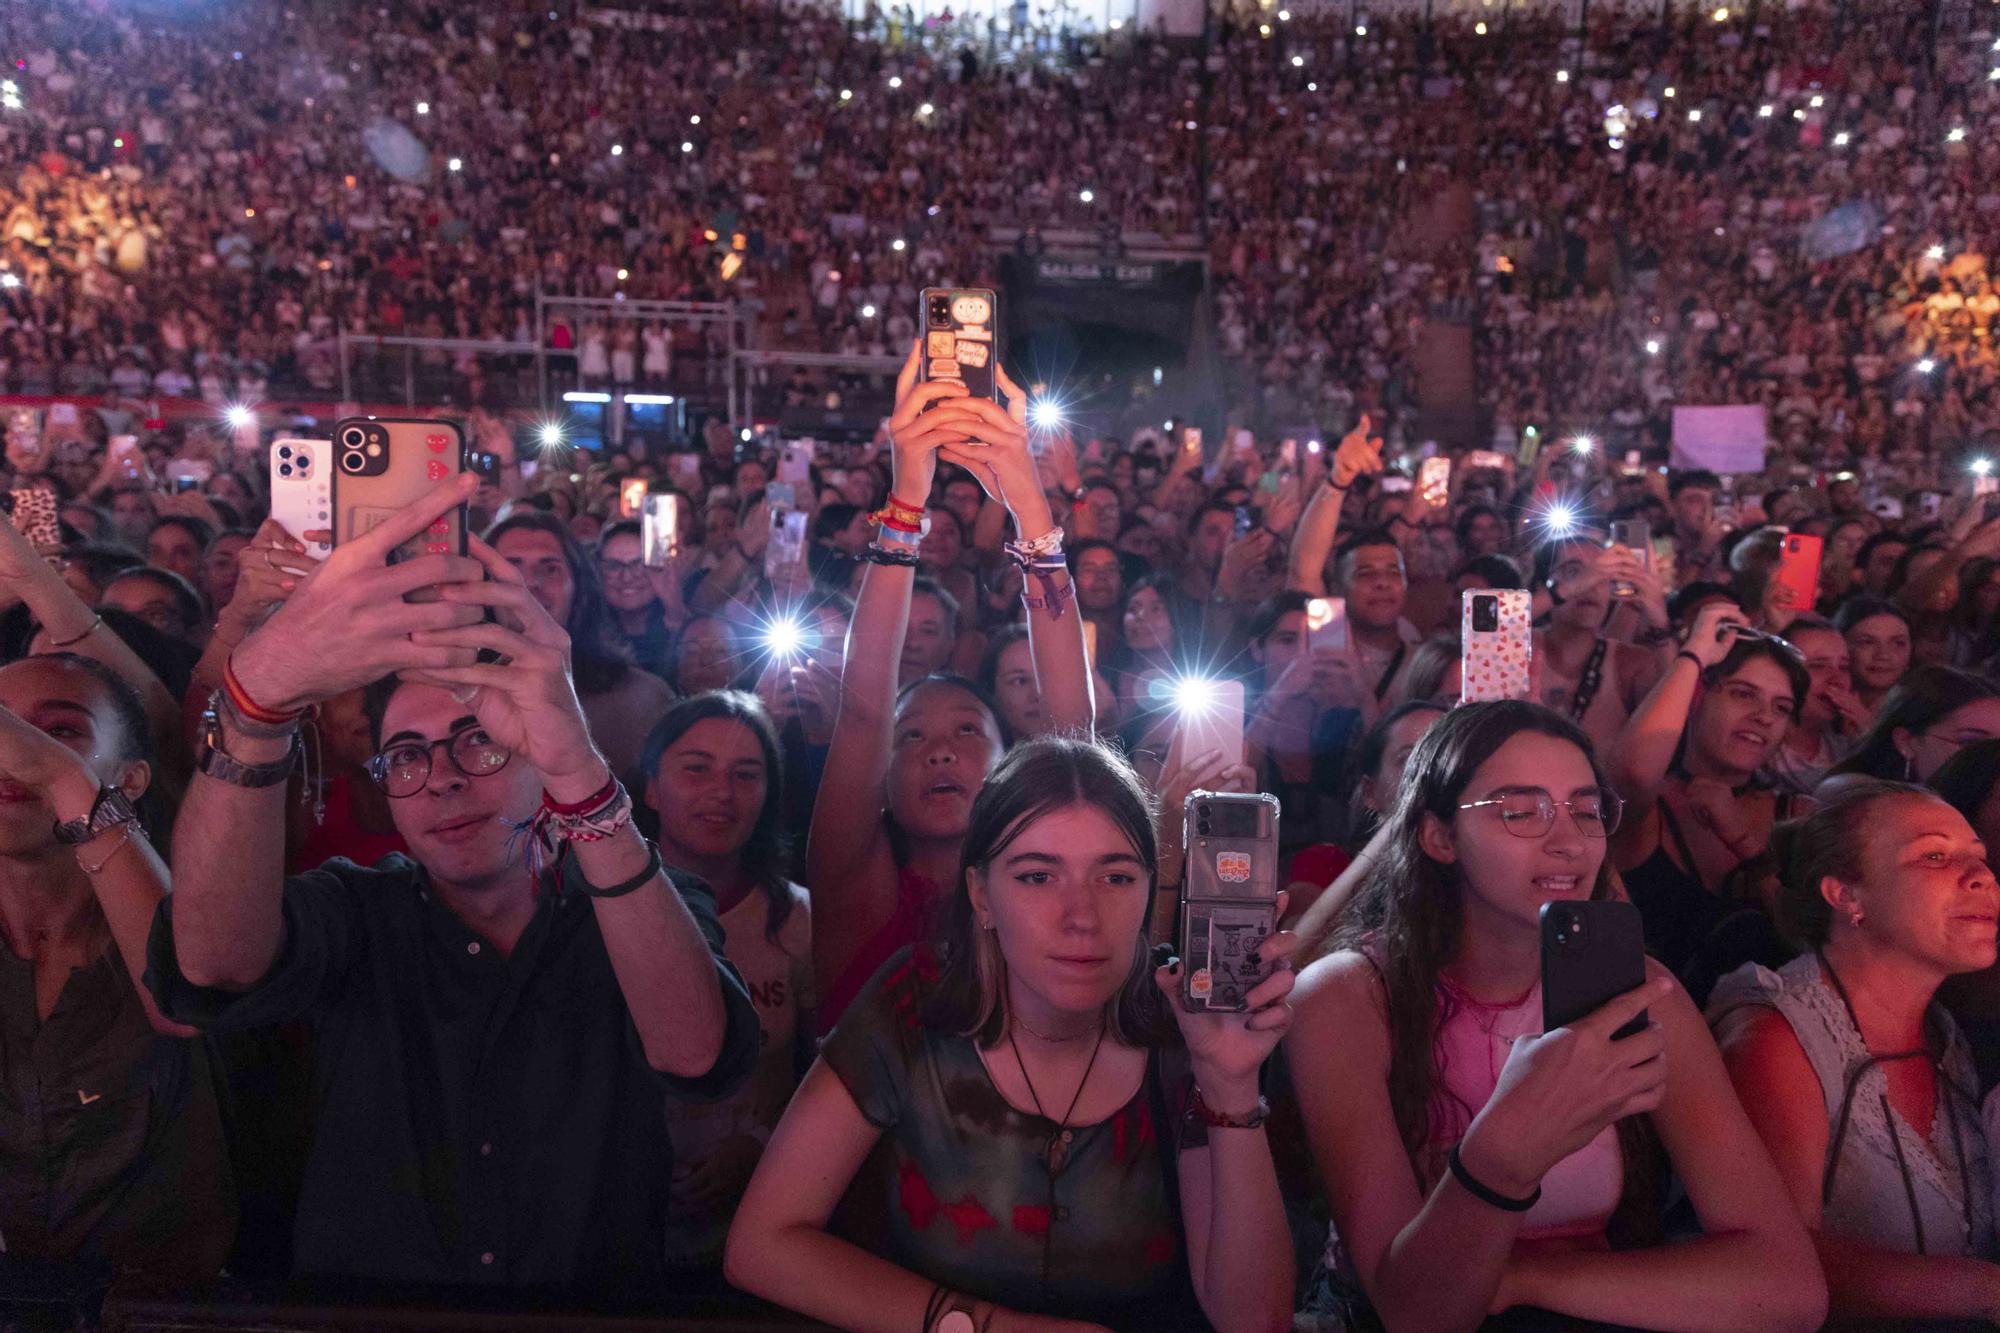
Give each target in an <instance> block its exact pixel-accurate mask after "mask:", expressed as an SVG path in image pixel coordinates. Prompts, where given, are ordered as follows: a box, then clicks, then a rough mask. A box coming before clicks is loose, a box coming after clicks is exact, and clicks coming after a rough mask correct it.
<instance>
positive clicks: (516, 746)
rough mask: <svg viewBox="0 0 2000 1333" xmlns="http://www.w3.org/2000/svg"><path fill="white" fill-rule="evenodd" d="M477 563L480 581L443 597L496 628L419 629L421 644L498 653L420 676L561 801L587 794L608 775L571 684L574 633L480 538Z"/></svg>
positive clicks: (475, 544) (475, 543)
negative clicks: (442, 689) (482, 574)
mask: <svg viewBox="0 0 2000 1333" xmlns="http://www.w3.org/2000/svg"><path fill="white" fill-rule="evenodd" d="M468 545H469V549H470V550H471V552H472V558H473V559H474V561H476V562H477V563H478V564H479V565H481V566H482V567H484V569H485V571H486V573H487V575H488V576H489V577H488V580H487V581H486V582H483V583H453V584H449V585H447V586H446V587H444V588H443V589H442V590H441V591H440V595H441V596H442V597H443V598H444V600H445V601H446V602H447V603H449V604H452V605H454V606H456V607H458V608H459V609H460V610H472V611H479V612H483V611H484V609H485V608H488V607H490V608H492V609H493V610H495V611H496V612H498V613H499V619H498V621H497V622H486V623H474V624H460V625H454V626H451V627H448V628H443V629H434V630H419V631H418V632H417V633H415V634H413V635H412V636H411V637H412V638H413V639H414V640H416V642H417V643H418V644H419V645H420V646H425V647H430V648H439V649H445V650H448V651H456V652H458V653H460V654H461V655H463V654H465V653H468V652H470V653H477V652H478V651H480V650H486V651H490V652H492V653H495V654H497V655H498V660H496V661H494V662H491V663H483V662H482V663H474V664H473V665H470V666H446V667H442V668H426V669H425V670H424V671H423V673H422V678H423V679H425V680H428V681H434V682H436V683H438V684H441V685H444V686H446V687H448V688H450V689H451V691H452V694H453V697H455V698H458V699H459V700H461V701H462V702H463V703H464V704H465V706H466V707H468V708H470V709H471V710H472V715H473V716H474V717H476V718H478V719H479V724H480V725H481V726H482V727H484V728H486V731H487V734H488V735H490V736H492V737H493V739H494V740H496V741H498V742H499V743H500V744H502V745H504V746H506V747H507V748H509V749H510V750H512V751H514V753H515V754H517V755H519V756H520V757H521V758H523V759H525V760H527V762H528V763H529V765H531V766H532V767H533V768H534V770H535V771H536V772H537V773H540V774H541V775H542V785H543V786H544V787H545V788H547V789H548V791H549V793H550V794H551V795H552V796H554V797H555V798H556V799H557V800H573V799H577V798H579V797H582V796H588V795H590V794H591V793H592V792H594V791H596V790H597V789H598V788H600V787H602V786H603V785H604V779H605V778H606V776H608V774H609V772H610V770H609V768H608V767H607V766H606V764H605V761H604V757H603V756H602V755H601V754H599V753H598V752H597V747H596V746H595V745H594V744H593V743H592V742H591V739H590V727H589V724H588V723H586V722H585V721H584V717H583V705H582V704H581V703H580V702H578V700H577V697H576V687H575V686H574V685H573V684H572V683H571V681H570V674H569V660H570V645H569V634H568V633H567V632H566V631H565V630H564V629H563V627H562V626H560V625H558V624H556V622H555V620H554V619H553V618H551V617H550V615H549V613H548V612H547V611H546V610H544V609H543V607H542V604H541V603H540V602H538V601H536V600H535V595H534V594H533V593H531V592H529V591H528V585H527V582H526V580H524V579H523V578H522V577H521V572H520V571H519V570H517V569H515V568H514V566H513V565H511V564H509V563H508V562H507V561H506V559H505V558H503V557H502V556H501V554H500V553H499V552H498V551H496V550H494V549H493V548H492V547H491V546H488V545H487V544H486V543H485V542H483V541H480V540H479V539H478V538H476V537H475V538H473V539H472V540H471V541H470V542H469V543H468Z"/></svg>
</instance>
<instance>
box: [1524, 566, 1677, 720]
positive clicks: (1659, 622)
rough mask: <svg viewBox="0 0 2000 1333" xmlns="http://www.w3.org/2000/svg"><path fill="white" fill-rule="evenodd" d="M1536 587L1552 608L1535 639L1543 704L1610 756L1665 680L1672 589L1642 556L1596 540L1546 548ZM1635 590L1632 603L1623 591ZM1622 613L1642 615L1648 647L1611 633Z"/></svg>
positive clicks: (1671, 633) (1670, 635) (1671, 637)
mask: <svg viewBox="0 0 2000 1333" xmlns="http://www.w3.org/2000/svg"><path fill="white" fill-rule="evenodd" d="M1534 584H1535V586H1536V587H1538V588H1540V589H1542V590H1544V591H1546V592H1547V593H1548V595H1549V598H1550V600H1551V601H1552V602H1553V603H1554V605H1553V606H1552V607H1551V608H1550V610H1549V615H1548V625H1547V627H1546V628H1545V629H1543V630H1541V631H1540V632H1538V633H1537V634H1536V635H1535V644H1534V662H1535V665H1536V667H1537V671H1538V674H1539V677H1540V692H1541V702H1543V703H1545V704H1547V705H1548V706H1549V707H1550V708H1553V709H1556V710H1557V711H1558V712H1561V713H1565V714H1567V715H1568V717H1569V718H1570V720H1571V721H1573V722H1575V723H1576V724H1577V725H1578V726H1580V727H1582V728H1583V730H1584V733H1585V734H1586V735H1588V736H1589V737H1590V740H1591V744H1593V745H1595V746H1597V747H1598V748H1599V749H1604V748H1606V747H1608V746H1610V745H1611V743H1612V742H1613V741H1615V740H1617V738H1618V733H1619V731H1620V729H1622V728H1623V727H1624V725H1625V720H1626V719H1627V718H1629V717H1630V716H1631V715H1632V710H1633V709H1635V708H1637V707H1638V706H1639V702H1640V701H1641V700H1642V699H1644V698H1645V697H1646V694H1647V692H1648V691H1649V690H1651V689H1652V688H1653V684H1654V682H1655V681H1657V680H1658V679H1659V678H1660V670H1661V666H1662V663H1661V660H1660V659H1661V657H1662V656H1664V655H1665V654H1666V653H1667V652H1668V651H1669V646H1670V645H1671V643H1672V641H1673V630H1672V627H1671V625H1670V623H1669V621H1668V619H1667V600H1666V589H1665V588H1664V587H1662V586H1661V583H1660V580H1659V579H1658V578H1657V577H1655V576H1654V574H1653V572H1652V570H1651V569H1650V568H1648V567H1647V565H1646V563H1645V562H1644V561H1642V560H1641V559H1639V557H1638V555H1637V553H1635V552H1633V551H1631V550H1628V549H1626V548H1625V547H1622V546H1613V547H1610V548H1608V549H1607V548H1606V547H1604V546H1602V545H1601V544H1600V543H1599V542H1598V541H1597V539H1596V538H1595V537H1594V536H1579V537H1576V538H1574V539H1568V540H1560V541H1552V542H1547V543H1544V544H1543V545H1542V546H1541V547H1540V548H1538V549H1537V550H1536V552H1535V572H1534ZM1621 586H1623V587H1629V588H1630V589H1632V593H1631V595H1630V596H1629V597H1626V596H1620V595H1619V594H1618V589H1619V588H1620V587H1621ZM1621 606H1633V607H1635V608H1636V609H1637V610H1638V613H1639V616H1640V618H1641V620H1642V622H1643V624H1644V627H1645V634H1646V637H1647V643H1648V645H1649V646H1645V647H1641V646H1639V645H1638V644H1633V643H1624V642H1620V641H1618V640H1615V639H1613V638H1611V637H1610V636H1608V635H1607V634H1606V633H1605V626H1606V624H1607V623H1608V622H1609V621H1610V619H1611V617H1612V615H1613V614H1614V613H1615V612H1616V611H1617V610H1618V608H1619V607H1621Z"/></svg>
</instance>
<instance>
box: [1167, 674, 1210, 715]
mask: <svg viewBox="0 0 2000 1333" xmlns="http://www.w3.org/2000/svg"><path fill="white" fill-rule="evenodd" d="M1167 688H1168V690H1169V692H1170V693H1171V694H1172V696H1173V701H1174V707H1175V708H1177V709H1179V710H1180V711H1181V712H1182V713H1183V714H1185V715H1187V716H1189V717H1200V716H1201V715H1202V714H1204V713H1206V712H1208V711H1209V710H1210V709H1211V708H1214V707H1215V700H1216V696H1217V694H1218V692H1219V691H1218V689H1217V682H1216V681H1213V680H1210V679H1209V678H1208V677H1207V676H1182V677H1180V678H1179V679H1177V680H1175V681H1173V682H1172V683H1171V684H1170V685H1168V687H1167Z"/></svg>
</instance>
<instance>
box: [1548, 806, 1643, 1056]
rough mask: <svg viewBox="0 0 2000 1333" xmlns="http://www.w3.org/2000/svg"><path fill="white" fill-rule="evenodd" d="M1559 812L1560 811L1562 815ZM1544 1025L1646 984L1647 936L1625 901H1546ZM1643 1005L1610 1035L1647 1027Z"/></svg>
mask: <svg viewBox="0 0 2000 1333" xmlns="http://www.w3.org/2000/svg"><path fill="white" fill-rule="evenodd" d="M1558 818H1561V816H1558ZM1541 923H1542V1031H1544V1032H1553V1031H1555V1030H1556V1029H1557V1028H1559V1027H1567V1026H1569V1025H1570V1024H1571V1023H1574V1022H1576V1021H1577V1020H1578V1019H1580V1018H1585V1017H1587V1016H1589V1015H1590V1014H1593V1013H1595V1012H1597V1011H1598V1010H1599V1009H1601V1008H1603V1007H1604V1004H1605V1002H1606V1001H1608V1000H1615V999H1617V998H1618V997H1619V996H1620V995H1624V994H1626V993H1627V992H1628V991H1634V990H1637V989H1638V988H1639V987H1641V986H1643V985H1645V984H1646V938H1645V931H1644V929H1643V927H1642V926H1641V925H1640V921H1639V909H1638V908H1636V907H1634V906H1633V905H1632V904H1630V903H1627V902H1619V901H1617V900H1616V899H1605V900H1603V901H1599V902H1554V903H1543V904H1542V915H1541ZM1646 1021H1647V1020H1646V1014H1645V1011H1644V1010H1641V1011H1640V1012H1639V1013H1638V1014H1637V1015H1636V1016H1635V1017H1633V1018H1632V1019H1631V1021H1629V1022H1627V1023H1626V1024H1625V1025H1624V1026H1623V1027H1621V1028H1619V1029H1618V1030H1617V1031H1616V1032H1614V1033H1612V1034H1611V1036H1612V1040H1614V1041H1616V1040H1618V1039H1619V1038H1621V1037H1630V1036H1632V1035H1634V1034H1635V1033H1639V1032H1644V1031H1645V1030H1646Z"/></svg>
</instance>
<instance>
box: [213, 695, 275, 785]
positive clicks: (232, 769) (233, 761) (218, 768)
mask: <svg viewBox="0 0 2000 1333" xmlns="http://www.w3.org/2000/svg"><path fill="white" fill-rule="evenodd" d="M224 706H225V707H226V705H224ZM231 722H232V725H234V723H235V719H234V718H232V719H231ZM281 734H289V735H290V736H291V741H292V743H291V745H290V747H289V748H287V749H286V751H285V754H284V757H283V758H281V759H274V760H272V761H271V762H270V763H268V764H246V763H244V762H243V761H242V760H240V759H238V758H236V757H235V756H234V755H232V754H230V753H229V751H227V750H225V749H224V748H222V718H221V716H220V715H219V712H218V708H217V704H216V701H215V700H214V699H213V698H211V699H210V700H209V706H208V709H207V711H205V712H203V713H202V715H201V743H200V744H199V745H198V746H197V747H196V749H195V768H196V769H197V770H198V771H200V772H202V773H204V774H206V775H207V776H209V777H211V778H214V779H215V780H216V781H217V782H226V783H228V784H229V785H230V786H232V787H245V788H249V789H250V790H253V791H255V790H257V789H259V788H263V787H275V786H277V785H278V784H279V783H281V782H283V781H284V780H285V779H286V778H289V777H290V776H291V775H292V769H293V768H294V767H295V766H296V765H297V763H298V758H299V752H300V750H301V748H302V746H301V741H300V737H299V732H298V729H297V728H296V727H291V728H288V729H287V731H286V732H285V733H281ZM269 739H272V740H275V739H277V737H276V736H272V737H270V738H269Z"/></svg>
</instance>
